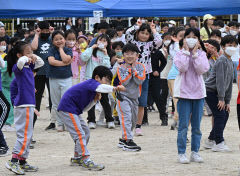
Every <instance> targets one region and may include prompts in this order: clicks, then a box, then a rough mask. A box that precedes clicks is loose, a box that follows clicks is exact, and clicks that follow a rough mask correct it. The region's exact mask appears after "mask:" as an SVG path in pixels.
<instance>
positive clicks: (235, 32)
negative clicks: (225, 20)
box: [229, 30, 238, 35]
mask: <svg viewBox="0 0 240 176" xmlns="http://www.w3.org/2000/svg"><path fill="white" fill-rule="evenodd" d="M229 32H230V34H231V35H237V33H238V32H237V31H234V30H230V31H229Z"/></svg>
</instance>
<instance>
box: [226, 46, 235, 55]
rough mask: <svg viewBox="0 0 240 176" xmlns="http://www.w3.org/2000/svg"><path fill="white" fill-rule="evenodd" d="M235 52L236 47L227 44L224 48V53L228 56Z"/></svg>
mask: <svg viewBox="0 0 240 176" xmlns="http://www.w3.org/2000/svg"><path fill="white" fill-rule="evenodd" d="M236 52H237V47H233V46H228V47H226V48H225V53H226V54H227V55H229V56H233V55H234V54H235V53H236Z"/></svg>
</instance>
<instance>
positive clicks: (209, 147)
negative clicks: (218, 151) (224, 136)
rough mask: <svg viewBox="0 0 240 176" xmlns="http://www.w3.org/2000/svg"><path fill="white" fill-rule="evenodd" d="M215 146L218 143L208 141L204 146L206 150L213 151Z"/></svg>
mask: <svg viewBox="0 0 240 176" xmlns="http://www.w3.org/2000/svg"><path fill="white" fill-rule="evenodd" d="M215 144H216V142H215V141H214V140H210V139H207V140H206V141H205V144H204V145H203V147H204V148H205V149H212V148H213V146H214V145H215Z"/></svg>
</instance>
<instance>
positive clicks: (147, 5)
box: [96, 0, 240, 17]
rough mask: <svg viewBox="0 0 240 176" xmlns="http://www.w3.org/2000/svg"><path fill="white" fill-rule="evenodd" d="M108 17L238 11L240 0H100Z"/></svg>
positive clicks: (239, 9) (199, 14)
mask: <svg viewBox="0 0 240 176" xmlns="http://www.w3.org/2000/svg"><path fill="white" fill-rule="evenodd" d="M96 4H98V5H100V6H102V7H104V8H105V9H106V16H108V17H129V16H130V17H133V16H137V17H138V16H139V17H154V16H162V17H174V16H175V17H176V16H203V15H205V14H207V13H210V14H212V15H228V14H238V13H240V0H231V1H227V0H199V1H194V0H179V1H176V0H111V1H110V2H107V0H106V1H104V0H102V1H99V2H98V3H96Z"/></svg>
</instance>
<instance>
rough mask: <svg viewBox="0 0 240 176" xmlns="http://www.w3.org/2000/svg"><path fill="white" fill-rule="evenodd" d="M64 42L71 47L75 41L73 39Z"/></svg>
mask: <svg viewBox="0 0 240 176" xmlns="http://www.w3.org/2000/svg"><path fill="white" fill-rule="evenodd" d="M66 43H67V45H68V46H69V47H71V48H73V47H74V45H75V43H76V42H74V41H67V42H66Z"/></svg>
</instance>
